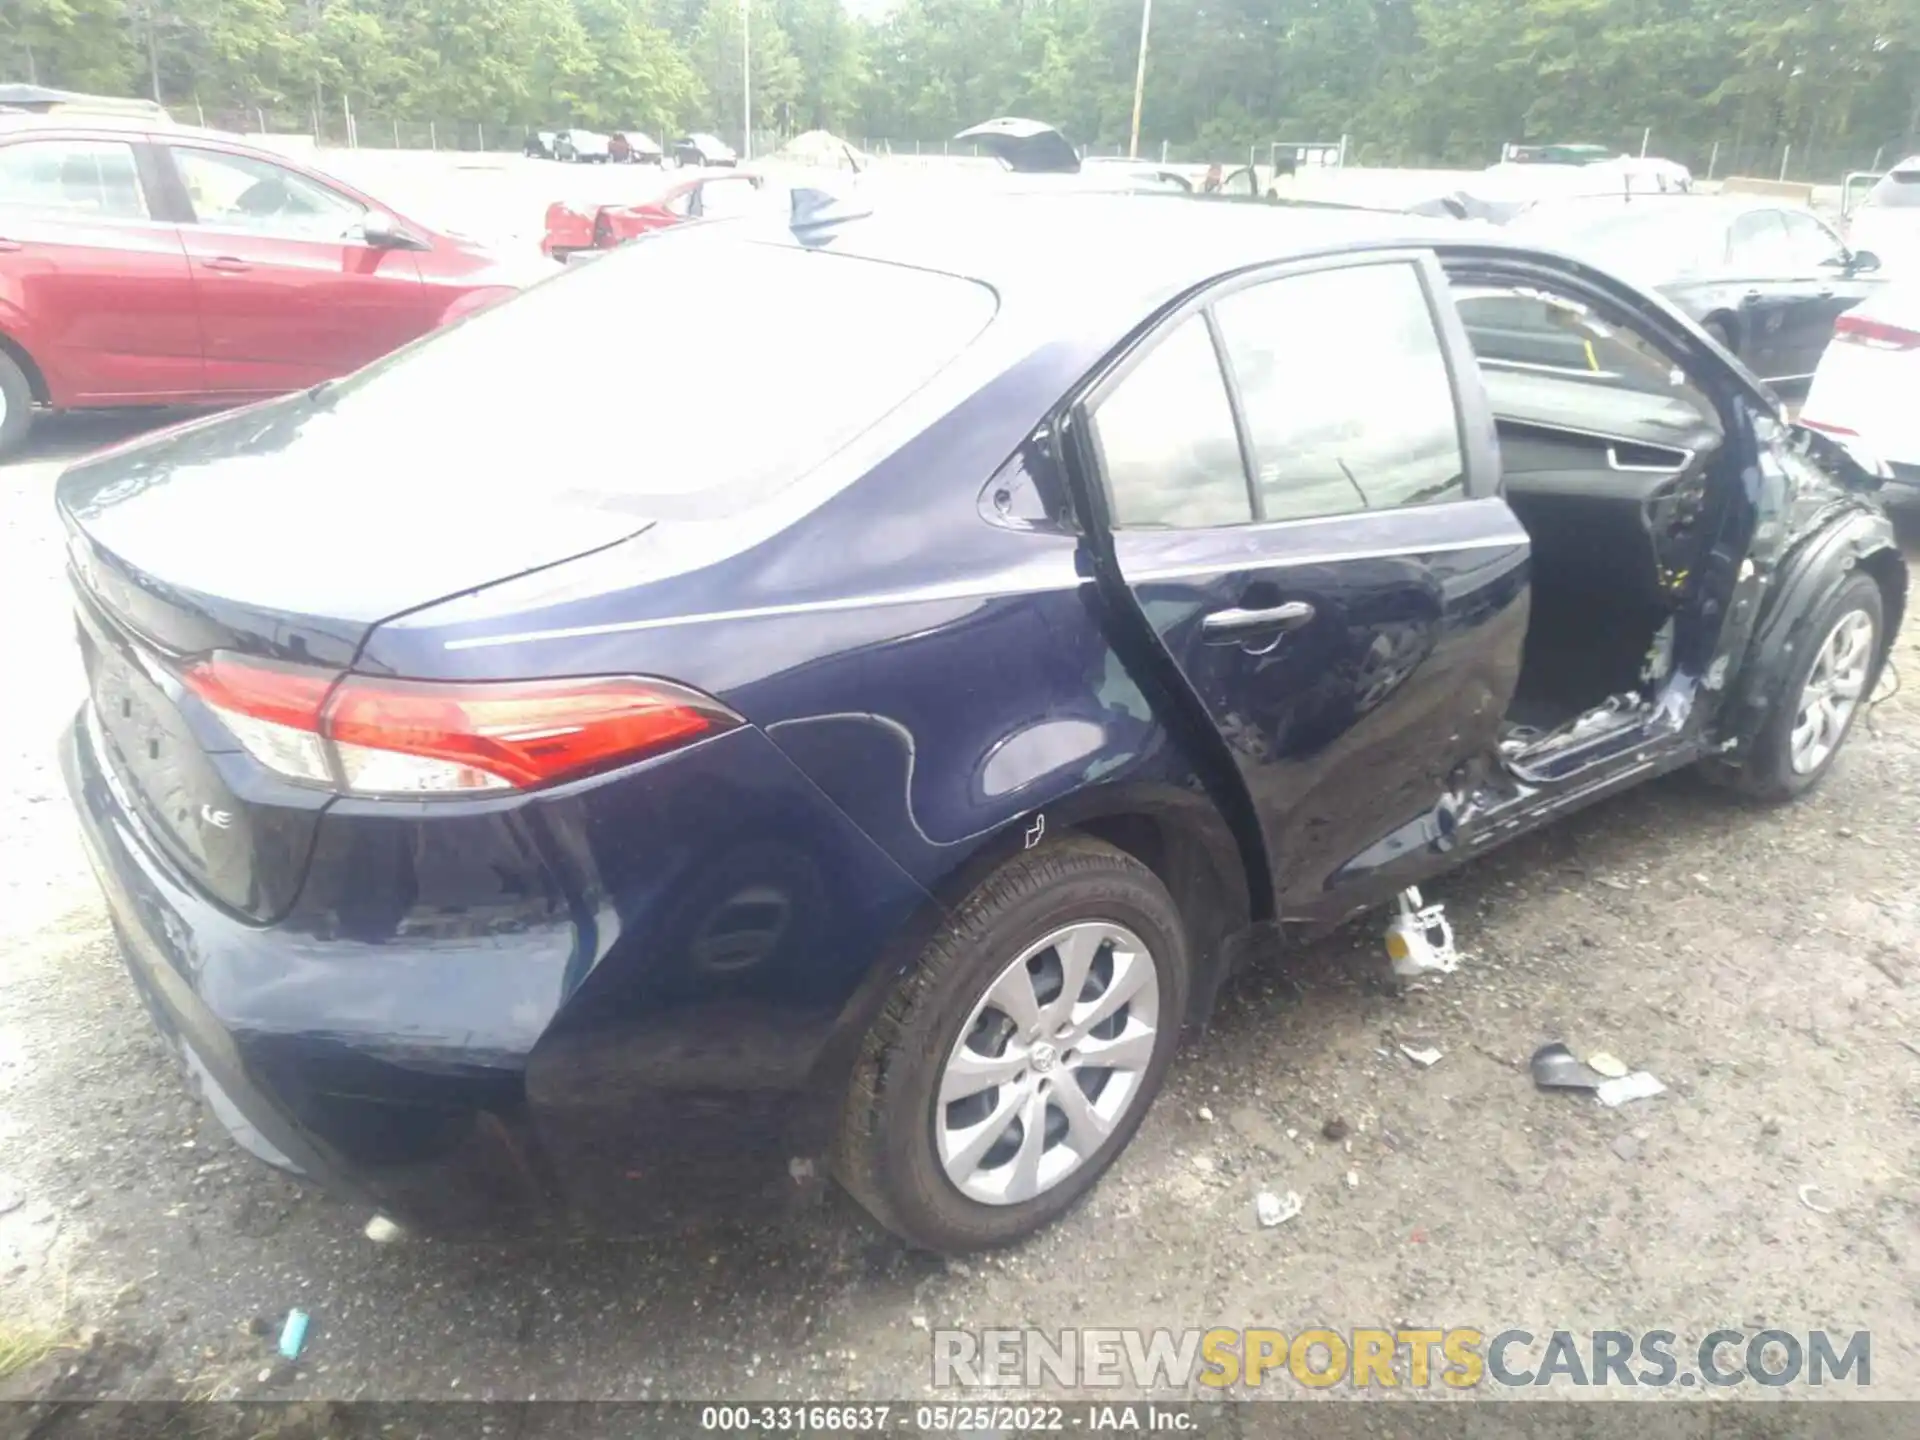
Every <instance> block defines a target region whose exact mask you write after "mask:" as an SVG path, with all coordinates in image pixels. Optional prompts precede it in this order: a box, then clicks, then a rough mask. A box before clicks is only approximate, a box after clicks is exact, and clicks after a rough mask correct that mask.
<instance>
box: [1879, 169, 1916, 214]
mask: <svg viewBox="0 0 1920 1440" xmlns="http://www.w3.org/2000/svg"><path fill="white" fill-rule="evenodd" d="M1866 203H1867V204H1869V205H1876V206H1879V207H1881V208H1883V209H1888V210H1896V209H1897V210H1920V170H1890V171H1888V172H1887V173H1886V174H1885V175H1882V176H1881V177H1880V183H1879V184H1878V185H1875V186H1874V187H1873V189H1871V190H1869V191H1868V192H1867V199H1866Z"/></svg>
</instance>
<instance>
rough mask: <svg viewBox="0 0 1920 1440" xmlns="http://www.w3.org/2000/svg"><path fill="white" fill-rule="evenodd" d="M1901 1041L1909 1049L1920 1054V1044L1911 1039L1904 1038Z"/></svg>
mask: <svg viewBox="0 0 1920 1440" xmlns="http://www.w3.org/2000/svg"><path fill="white" fill-rule="evenodd" d="M1900 1043H1901V1044H1902V1045H1904V1046H1905V1047H1906V1048H1907V1049H1909V1050H1911V1051H1912V1052H1913V1053H1914V1054H1916V1055H1920V1045H1916V1044H1914V1043H1913V1041H1911V1040H1902V1041H1901V1042H1900Z"/></svg>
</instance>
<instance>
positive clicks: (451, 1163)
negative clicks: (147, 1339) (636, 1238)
mask: <svg viewBox="0 0 1920 1440" xmlns="http://www.w3.org/2000/svg"><path fill="white" fill-rule="evenodd" d="M89 716H90V707H89V709H88V710H85V711H83V712H82V714H81V716H80V717H79V719H77V720H76V721H75V723H74V724H73V725H72V726H71V727H70V729H69V730H68V732H67V734H66V736H65V738H64V740H63V742H62V745H61V765H62V769H63V771H64V773H65V777H66V782H67V786H68V789H69V792H70V793H71V795H72V798H73V801H74V804H75V807H76V809H77V811H78V813H79V818H80V822H81V831H82V834H83V836H84V839H85V845H86V850H87V853H88V856H89V859H90V860H91V862H92V864H93V867H94V870H95V872H96V873H97V874H98V876H99V879H100V884H101V888H102V891H103V892H104V894H105V897H106V900H107V904H108V907H109V910H110V911H111V913H112V918H113V923H114V928H115V931H116V933H117V934H118V936H119V938H120V942H121V950H122V955H123V959H124V961H125V963H126V966H127V969H128V972H129V974H130V975H131V976H132V978H133V980H134V983H135V985H136V987H137V989H138V990H139V992H140V994H141V996H142V998H143V999H144V1000H145V1002H146V1003H147V1005H148V1007H149V1009H150V1010H151V1011H152V1013H153V1014H154V1016H155V1019H156V1021H157V1022H158V1024H159V1027H160V1029H161V1031H162V1032H163V1034H165V1035H166V1036H167V1037H168V1039H169V1041H170V1043H172V1045H173V1046H174V1048H175V1050H176V1053H177V1054H178V1055H179V1056H180V1057H181V1060H182V1063H183V1067H184V1069H185V1070H186V1072H187V1074H188V1076H189V1078H190V1081H191V1082H192V1083H194V1084H195V1085H196V1086H197V1088H198V1090H199V1091H200V1093H201V1094H202V1096H203V1097H204V1098H205V1100H206V1102H207V1104H208V1106H209V1108H210V1109H211V1110H212V1112H213V1113H214V1115H215V1116H216V1118H218V1119H219V1120H220V1121H221V1122H222V1124H223V1125H224V1126H225V1127H226V1128H227V1129H228V1131H229V1132H230V1133H231V1134H232V1135H233V1136H234V1138H235V1140H236V1141H237V1142H238V1143H240V1144H241V1145H242V1146H243V1147H245V1148H246V1149H248V1150H249V1151H251V1152H252V1153H253V1154H255V1155H256V1156H258V1157H260V1158H261V1159H263V1160H265V1161H267V1162H268V1163H270V1164H273V1165H276V1166H278V1167H280V1168H282V1169H284V1170H287V1171H289V1172H292V1173H295V1174H298V1175H301V1176H304V1177H306V1178H308V1179H310V1180H312V1181H314V1182H317V1183H318V1184H319V1185H321V1186H322V1187H323V1188H325V1189H327V1190H329V1191H331V1192H334V1193H336V1194H337V1195H339V1196H340V1197H342V1198H343V1199H346V1200H348V1201H349V1202H352V1203H356V1204H360V1205H364V1206H366V1207H368V1208H371V1209H378V1210H381V1211H383V1212H385V1213H388V1214H391V1215H393V1216H394V1217H395V1218H396V1219H399V1220H401V1221H403V1222H405V1223H407V1224H409V1225H412V1226H414V1227H416V1228H419V1229H422V1230H426V1231H433V1232H441V1233H467V1234H475V1233H479V1234H514V1233H528V1232H532V1231H539V1230H546V1229H554V1228H566V1229H576V1228H579V1229H590V1230H599V1231H627V1232H631V1231H644V1230H651V1229H659V1228H663V1227H668V1226H674V1225H679V1224H683V1223H685V1222H687V1221H688V1220H691V1219H694V1218H697V1217H700V1216H704V1215H707V1214H710V1213H713V1212H715V1211H723V1212H736V1213H737V1212H739V1211H742V1210H746V1211H752V1210H755V1209H764V1208H768V1207H769V1206H775V1205H779V1204H783V1203H787V1202H790V1201H792V1200H794V1199H798V1198H803V1197H805V1196H807V1195H809V1194H812V1193H814V1192H816V1191H817V1189H818V1182H820V1181H821V1180H823V1179H824V1175H825V1166H824V1164H823V1163H820V1157H821V1156H822V1155H823V1153H824V1150H825V1148H826V1145H827V1143H828V1141H829V1139H830V1136H831V1134H832V1130H833V1124H834V1119H835V1117H836V1115H837V1111H838V1104H839V1097H840V1095H841V1094H843V1093H844V1085H845V1075H846V1072H847V1070H848V1069H849V1068H850V1065H851V1062H852V1057H853V1055H854V1053H855V1051H856V1049H857V1044H858V1040H859V1037H860V1036H861V1035H863V1034H864V1033H865V1030H866V1028H867V1025H868V1024H869V1023H870V1021H871V1016H872V1014H873V1013H874V1011H875V1009H876V1008H877V1006H878V1004H879V1003H880V1001H881V1000H882V999H884V995H885V993H886V990H887V988H888V984H889V981H890V977H891V974H892V967H891V966H890V965H888V964H885V963H882V962H883V960H884V959H885V958H886V957H887V956H888V955H889V954H890V953H891V952H890V950H889V945H890V943H891V942H894V941H895V940H897V939H898V938H899V937H900V936H901V934H902V933H903V932H905V931H906V930H907V921H908V920H909V918H910V917H912V916H913V915H914V914H915V913H916V912H918V911H919V910H920V909H921V908H922V907H921V902H922V901H924V900H925V898H926V897H925V895H924V892H922V891H920V890H919V889H918V887H916V886H913V885H912V884H911V882H910V881H908V880H907V879H906V877H905V876H904V875H903V874H902V873H901V872H899V871H898V869H897V868H896V867H894V866H893V865H892V862H891V861H888V860H886V859H885V857H884V856H882V855H881V854H880V852H879V851H877V850H876V849H874V848H873V847H872V846H871V844H870V842H867V841H866V840H865V838H864V836H861V835H859V833H858V832H857V831H854V830H853V828H852V826H851V824H850V822H847V821H845V819H844V817H841V816H840V815H839V813H838V811H836V810H834V809H833V808H832V807H831V806H829V805H827V804H826V803H825V801H824V800H823V799H821V797H819V795H818V792H817V791H815V790H813V788H812V787H811V785H810V784H808V783H807V782H806V781H805V780H804V777H801V776H800V775H799V772H798V771H796V770H794V769H793V767H792V766H791V764H790V762H788V761H786V760H785V758H784V757H783V756H781V755H780V754H779V752H778V751H777V750H776V749H775V748H774V747H773V746H772V744H771V742H769V741H768V740H767V739H766V738H765V737H764V736H763V735H761V734H759V732H757V731H753V730H744V729H743V730H741V731H736V732H734V733H733V734H731V735H728V736H722V737H719V739H717V740H715V741H712V742H708V743H707V744H705V745H703V746H696V747H693V749H691V750H689V751H687V752H684V753H683V754H681V755H679V756H676V757H670V758H671V761H672V764H673V766H674V770H673V775H672V776H671V777H668V778H666V779H662V778H661V777H660V775H659V774H658V772H656V773H655V774H653V775H651V776H649V775H647V774H645V773H643V772H640V771H636V772H629V775H628V776H627V777H626V778H624V779H621V780H618V781H616V783H612V784H607V785H603V786H600V787H597V788H593V789H586V790H583V791H581V792H579V793H577V794H572V795H567V794H555V795H547V796H540V797H529V799H528V800H527V802H525V803H526V805H527V806H528V807H529V808H530V809H538V810H539V811H540V812H541V813H540V814H539V815H538V816H537V817H534V818H532V819H529V820H528V822H527V826H526V829H527V830H529V831H532V830H536V829H538V830H543V831H545V832H547V833H549V834H551V835H553V836H557V837H562V838H560V839H557V840H556V841H555V842H554V843H555V844H556V846H558V847H559V848H557V849H556V850H555V851H554V853H553V855H552V856H551V857H550V858H551V861H552V863H554V864H555V866H556V868H558V869H562V870H565V871H569V872H572V873H573V874H575V875H580V874H583V873H584V874H590V875H592V876H593V877H594V883H593V884H590V885H581V886H579V887H578V888H577V889H575V891H574V893H573V895H572V896H571V898H570V899H568V900H567V901H566V903H564V904H561V905H558V906H555V905H551V904H543V905H542V906H540V907H536V908H537V909H538V910H539V912H540V913H539V914H538V915H537V916H535V918H534V919H533V920H530V921H529V922H528V923H526V924H524V925H516V924H510V923H502V922H501V921H500V919H499V917H497V916H495V917H489V918H486V919H484V920H479V921H474V922H472V923H462V924H454V925H449V924H448V920H447V916H446V915H445V914H444V907H441V908H440V909H439V910H437V911H433V912H423V911H422V910H420V909H415V910H414V911H412V912H411V913H409V912H408V911H407V910H406V909H405V905H406V903H407V900H406V895H404V894H401V895H398V897H397V898H396V896H395V895H390V894H388V893H385V892H384V891H383V884H385V883H388V882H387V881H383V877H389V879H390V877H391V876H392V875H393V874H394V871H395V863H396V861H395V857H404V856H405V855H407V854H409V853H416V854H417V853H420V846H421V843H422V842H421V840H420V838H419V834H418V833H417V832H420V831H423V830H429V829H431V828H432V827H433V826H434V825H437V824H441V823H443V822H441V821H438V820H430V821H427V822H425V823H424V824H422V823H420V822H417V821H408V820H404V819H401V820H393V821H388V822H385V823H386V824H387V825H388V826H390V827H391V829H392V834H391V836H390V839H391V841H392V843H391V844H387V843H383V841H382V836H381V835H380V834H379V833H376V832H375V831H373V830H370V829H369V828H368V825H367V823H366V822H365V821H364V820H356V819H354V818H352V817H346V818H343V819H341V820H339V822H338V828H337V832H336V834H335V836H334V838H332V839H329V838H328V837H327V835H326V834H325V833H324V832H323V835H322V838H321V841H320V843H319V846H318V850H319V852H320V854H319V856H318V857H317V858H316V861H315V865H314V873H313V874H311V875H310V876H309V879H308V882H307V887H306V893H305V894H303V897H302V900H301V902H300V904H299V905H298V906H296V909H295V912H294V914H293V915H292V916H290V917H289V920H288V921H286V922H282V923H281V924H278V925H273V926H264V927H263V926H258V925H253V924H249V923H246V922H244V921H242V920H240V919H238V918H236V917H235V916H233V915H232V914H230V913H228V912H227V911H225V910H223V909H221V908H220V907H219V906H217V905H215V904H214V903H212V902H211V901H210V900H208V899H207V898H205V897H204V896H203V895H202V894H201V893H200V892H199V891H198V890H197V889H195V888H194V887H192V886H191V885H189V884H187V883H186V882H185V881H184V880H183V879H182V878H181V877H180V876H178V875H177V874H176V873H174V871H173V870H172V868H171V866H170V865H169V864H168V863H167V862H166V861H165V860H164V859H162V858H161V857H160V855H159V854H158V853H157V851H156V850H155V849H154V848H153V847H152V846H151V845H150V843H149V842H148V841H147V839H146V837H145V833H144V829H143V827H142V825H141V823H140V821H139V820H138V818H137V817H136V816H135V815H134V814H133V813H132V811H131V808H130V806H129V805H128V804H127V802H126V800H125V798H124V796H123V795H122V794H121V793H120V791H119V786H118V782H117V780H116V778H115V777H114V775H113V773H112V771H111V769H110V768H109V767H108V766H107V765H105V764H104V763H103V761H102V759H101V753H100V750H99V748H98V743H97V738H96V736H95V734H94V732H93V730H92V726H91V722H90V719H89ZM730 784H731V785H732V786H738V787H742V789H743V791H744V793H746V794H754V795H756V796H757V797H759V798H761V799H762V800H763V802H764V808H763V809H762V811H761V813H760V814H759V815H757V816H743V814H742V812H741V808H740V807H739V806H737V805H728V804H725V803H720V804H715V803H714V801H715V798H716V797H723V796H725V795H726V794H727V792H728V789H729V785H730ZM783 821H784V822H785V823H782V822H783ZM663 822H665V823H663ZM656 834H664V835H667V836H670V837H671V838H672V840H673V841H674V847H675V848H674V850H673V851H672V852H670V853H669V852H665V851H662V850H660V849H658V848H655V846H654V844H653V838H652V837H653V836H654V835H656ZM568 836H572V837H589V838H591V837H611V840H612V842H613V844H612V848H610V849H609V850H608V851H606V852H604V853H599V852H595V853H582V852H578V851H574V850H570V849H568V848H567V846H568V844H570V843H571V842H569V841H568V840H566V839H565V838H564V837H568ZM330 847H331V849H332V850H333V851H334V852H335V854H336V857H337V856H338V855H339V854H345V855H347V856H348V857H349V858H350V860H351V863H350V864H348V865H347V866H345V868H343V867H342V865H341V864H340V863H339V861H338V859H337V858H336V859H332V860H330V859H328V852H329V849H330ZM486 858H487V852H485V851H484V850H483V851H480V852H478V854H477V856H476V864H477V868H478V869H479V870H480V872H481V873H482V874H483V875H484V874H485V873H486V872H487V866H486V865H485V864H484V863H479V862H484V860H485V859H486ZM400 864H401V868H402V869H404V861H401V862H400ZM329 866H331V869H329V868H328V867H329ZM323 876H325V877H327V878H323ZM418 878H419V877H417V876H404V875H403V876H402V877H401V882H402V883H401V884H400V885H399V886H397V887H396V891H408V892H409V893H412V892H411V891H410V890H409V887H410V886H411V885H412V883H413V882H414V881H416V880H417V879H418ZM778 888H784V889H785V891H786V896H785V898H784V900H783V901H782V902H781V903H782V905H784V909H780V908H779V907H771V908H772V910H774V911H776V912H777V916H778V918H779V919H780V920H781V921H782V930H783V933H784V934H785V936H786V938H787V939H788V940H790V941H792V942H793V943H792V944H790V945H786V946H781V947H779V948H775V949H770V950H766V951H765V953H760V954H758V958H757V959H756V958H755V954H756V952H755V946H756V944H757V938H758V936H759V935H760V933H761V932H760V931H758V930H755V929H754V928H752V925H753V924H754V923H756V922H755V921H754V919H753V917H755V916H762V915H765V914H767V913H769V912H770V907H769V902H768V901H767V899H766V896H767V894H768V892H769V891H770V890H772V889H778ZM743 897H744V898H743ZM416 898H424V897H419V896H416ZM390 899H391V900H393V901H394V903H393V905H392V906H391V908H389V907H388V905H387V903H386V902H387V901H389V900H390ZM743 907H745V908H744V909H743ZM529 913H532V912H529ZM423 914H424V915H425V918H423ZM773 943H774V942H772V941H769V942H768V944H769V945H772V944H773ZM796 1162H803V1163H796Z"/></svg>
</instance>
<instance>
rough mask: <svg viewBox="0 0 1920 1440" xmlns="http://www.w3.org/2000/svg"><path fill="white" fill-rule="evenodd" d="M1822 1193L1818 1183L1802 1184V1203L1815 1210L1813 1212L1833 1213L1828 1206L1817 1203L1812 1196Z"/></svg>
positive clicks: (1819, 1213)
mask: <svg viewBox="0 0 1920 1440" xmlns="http://www.w3.org/2000/svg"><path fill="white" fill-rule="evenodd" d="M1821 1193H1822V1191H1821V1189H1820V1187H1819V1186H1818V1185H1802V1186H1801V1187H1800V1203H1801V1204H1802V1205H1804V1206H1806V1207H1807V1209H1809V1210H1811V1211H1813V1213H1814V1214H1816V1215H1831V1214H1833V1211H1832V1210H1831V1209H1829V1208H1828V1207H1827V1206H1825V1205H1818V1204H1815V1203H1814V1201H1813V1200H1812V1199H1811V1198H1810V1197H1811V1196H1814V1195H1819V1194H1821Z"/></svg>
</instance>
